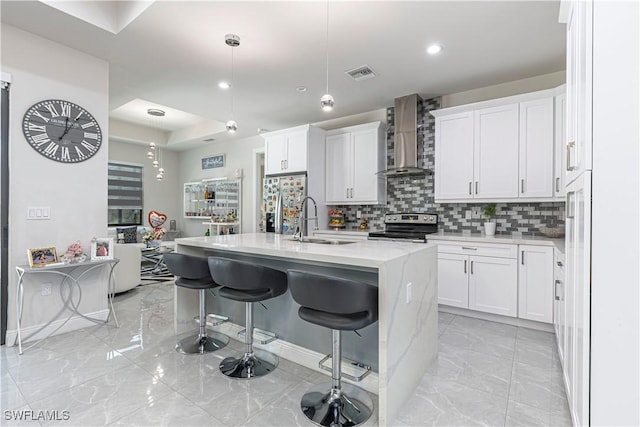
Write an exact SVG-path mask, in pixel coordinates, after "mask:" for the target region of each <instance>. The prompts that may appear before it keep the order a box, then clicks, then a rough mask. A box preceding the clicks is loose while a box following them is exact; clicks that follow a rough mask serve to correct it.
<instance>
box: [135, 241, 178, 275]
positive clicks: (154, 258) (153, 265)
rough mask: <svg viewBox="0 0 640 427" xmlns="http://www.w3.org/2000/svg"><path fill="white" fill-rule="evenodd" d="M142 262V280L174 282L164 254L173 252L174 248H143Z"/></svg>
mask: <svg viewBox="0 0 640 427" xmlns="http://www.w3.org/2000/svg"><path fill="white" fill-rule="evenodd" d="M140 251H141V254H142V261H141V263H140V276H141V279H142V280H173V274H171V272H170V271H169V269H168V268H167V265H166V264H165V263H164V254H165V253H168V252H173V247H172V246H165V247H164V249H163V250H160V248H142V249H140Z"/></svg>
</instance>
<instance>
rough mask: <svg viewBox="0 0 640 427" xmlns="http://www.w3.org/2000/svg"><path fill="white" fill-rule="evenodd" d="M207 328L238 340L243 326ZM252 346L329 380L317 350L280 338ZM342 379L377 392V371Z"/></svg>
mask: <svg viewBox="0 0 640 427" xmlns="http://www.w3.org/2000/svg"><path fill="white" fill-rule="evenodd" d="M208 329H211V330H213V331H216V332H220V333H222V334H225V335H228V336H229V337H230V338H232V339H234V340H238V332H240V331H241V330H243V329H244V326H240V325H236V324H235V323H231V322H226V323H223V324H221V325H218V326H215V327H214V328H208ZM253 346H254V347H255V348H259V349H263V350H266V351H268V352H270V353H273V354H275V355H277V356H278V357H281V358H283V359H287V360H290V361H291V362H294V363H297V364H298V365H302V366H304V367H305V368H309V369H311V370H313V371H316V372H320V373H322V374H325V375H327V376H328V377H329V378H328V379H327V380H328V381H330V380H331V374H330V373H329V372H327V371H325V370H322V369H320V368H319V367H318V362H320V360H322V359H323V358H324V357H325V356H326V354H321V353H318V352H317V351H313V350H309V349H308V348H304V347H300V346H299V345H296V344H292V343H290V342H287V341H284V340H282V339H280V338H278V339H277V340H275V341H273V342H271V343H269V344H265V345H262V344H258V343H256V342H254V343H253ZM330 352H331V349H330V348H329V349H327V354H328V353H330ZM343 370H345V371H346V369H343ZM342 381H344V382H346V383H350V384H353V385H355V386H357V387H360V388H363V389H365V390H367V391H368V392H370V393H373V394H375V395H377V394H378V373H377V372H371V373H370V374H369V375H367V376H366V377H365V378H363V380H362V381H360V382H355V381H351V380H349V379H347V378H343V379H342Z"/></svg>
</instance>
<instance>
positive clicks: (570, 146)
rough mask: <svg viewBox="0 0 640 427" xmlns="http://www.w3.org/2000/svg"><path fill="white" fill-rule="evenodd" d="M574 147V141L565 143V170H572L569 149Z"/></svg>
mask: <svg viewBox="0 0 640 427" xmlns="http://www.w3.org/2000/svg"><path fill="white" fill-rule="evenodd" d="M575 146H576V142H575V141H571V142H568V143H567V170H568V171H572V170H573V169H574V167H573V165H572V163H571V149H572V148H573V147H575Z"/></svg>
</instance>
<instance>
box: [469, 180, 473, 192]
mask: <svg viewBox="0 0 640 427" xmlns="http://www.w3.org/2000/svg"><path fill="white" fill-rule="evenodd" d="M471 194H473V193H472V192H471V181H469V195H471Z"/></svg>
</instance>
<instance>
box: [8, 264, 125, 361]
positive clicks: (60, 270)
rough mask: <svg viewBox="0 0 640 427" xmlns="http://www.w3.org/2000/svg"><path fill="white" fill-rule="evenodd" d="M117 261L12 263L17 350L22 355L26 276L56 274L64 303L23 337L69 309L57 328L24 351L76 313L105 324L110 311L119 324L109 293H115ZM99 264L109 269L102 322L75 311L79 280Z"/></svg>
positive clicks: (111, 295) (79, 285) (80, 289)
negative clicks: (15, 286) (40, 264)
mask: <svg viewBox="0 0 640 427" xmlns="http://www.w3.org/2000/svg"><path fill="white" fill-rule="evenodd" d="M118 262H120V260H119V259H117V258H113V259H104V260H96V261H85V262H79V263H74V264H54V265H47V266H44V267H30V266H29V265H18V266H16V272H17V273H18V291H17V293H16V294H17V303H18V304H17V310H16V317H17V321H18V322H17V323H18V334H17V340H18V350H19V353H20V354H22V352H23V349H22V333H21V327H22V310H23V305H24V282H23V280H24V277H25V276H26V275H31V274H49V275H56V276H60V278H61V280H60V298H61V300H62V302H63V303H64V306H63V307H62V308H61V309H60V311H59V312H58V313H57V314H56V315H55V316H54V317H53V318H52V319H51V320H49V321H48V322H47V323H46V324H44V325H43V326H42V327H40V328H39V329H38V330H36V331H34V332H33V333H31V334H30V335H29V336H27V337H26V338H25V340H28V339H29V338H31V337H32V336H34V335H35V334H37V333H39V332H41V331H42V330H44V328H46V327H47V326H49V325H50V324H51V323H52V322H53V321H55V320H56V319H58V318H60V316H61V315H62V314H63V313H64V312H65V311H66V310H68V311H69V317H67V318H66V319H65V321H64V322H62V323H61V324H60V325H59V326H58V327H57V328H55V329H54V330H52V331H51V332H49V334H48V335H47V336H45V337H43V338H41V339H39V340H37V341H36V342H35V343H33V344H31V345H30V346H29V347H27V348H25V350H28V349H29V348H31V347H33V346H34V345H36V344H37V343H39V342H40V341H41V340H43V339H44V338H47V337H49V336H51V335H52V334H53V333H54V332H56V331H57V330H59V329H60V328H61V327H63V326H64V325H65V324H66V323H67V322H68V321H69V320H71V318H72V317H73V315H74V314H76V315H79V316H81V317H83V318H85V319H87V320H90V321H92V322H95V323H107V322H108V321H109V318H110V317H111V315H112V314H113V320H114V322H115V324H116V327H120V325H119V324H118V318H117V317H116V313H115V310H114V308H113V294H114V292H115V284H114V282H113V269H114V267H115V266H116V264H118ZM101 267H107V268H109V283H108V289H107V297H108V300H109V314H108V315H107V319H106V320H104V321H103V320H102V319H96V318H93V317H88V316H85V315H84V314H82V313H80V312H79V311H78V307H79V306H80V301H81V300H82V286H81V281H82V279H83V278H84V277H85V276H86V275H87V273H89V272H90V271H93V270H96V269H98V268H101ZM75 273H78V274H75ZM74 290H77V292H74ZM76 294H77V295H76Z"/></svg>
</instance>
